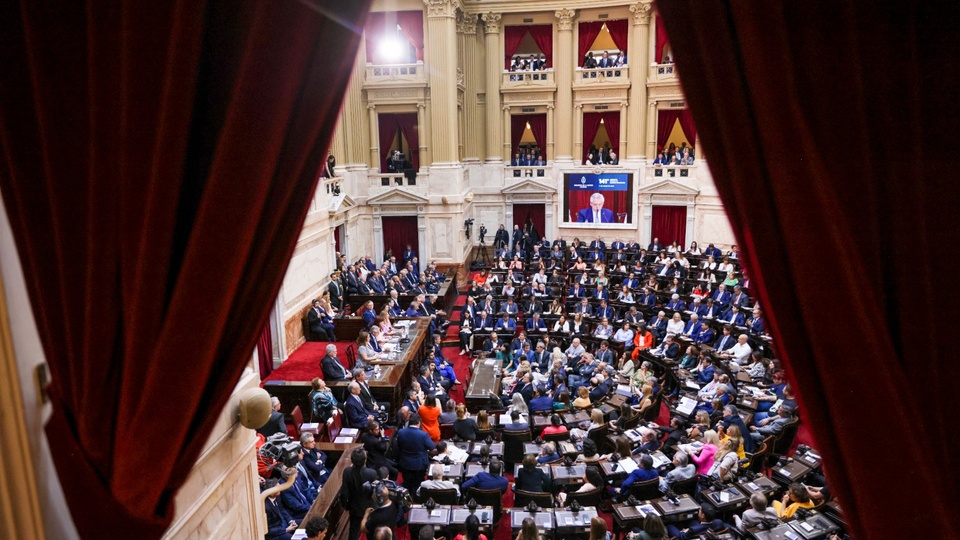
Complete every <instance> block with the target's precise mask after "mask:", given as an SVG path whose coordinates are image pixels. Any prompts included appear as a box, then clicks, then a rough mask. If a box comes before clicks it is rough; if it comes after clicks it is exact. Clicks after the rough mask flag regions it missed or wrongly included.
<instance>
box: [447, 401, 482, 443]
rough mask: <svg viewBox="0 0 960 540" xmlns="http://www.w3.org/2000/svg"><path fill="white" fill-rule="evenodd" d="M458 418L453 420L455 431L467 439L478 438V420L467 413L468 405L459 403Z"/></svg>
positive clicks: (473, 439)
mask: <svg viewBox="0 0 960 540" xmlns="http://www.w3.org/2000/svg"><path fill="white" fill-rule="evenodd" d="M456 411H457V419H456V420H455V421H454V422H453V432H454V433H456V434H457V436H458V437H460V438H461V439H463V440H465V441H475V440H477V430H478V429H480V428H479V427H478V426H477V421H476V420H474V419H473V418H470V417H469V416H468V415H467V406H466V405H464V404H463V403H459V404H457V408H456Z"/></svg>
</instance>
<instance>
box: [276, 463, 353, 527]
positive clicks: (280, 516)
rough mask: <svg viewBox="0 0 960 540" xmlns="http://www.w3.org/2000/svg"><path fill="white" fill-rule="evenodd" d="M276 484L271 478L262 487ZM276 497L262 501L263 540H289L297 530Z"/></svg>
mask: <svg viewBox="0 0 960 540" xmlns="http://www.w3.org/2000/svg"><path fill="white" fill-rule="evenodd" d="M277 483H278V482H277V480H276V479H275V478H271V479H269V480H267V481H266V483H264V485H263V487H264V489H273V488H275V487H277ZM277 495H278V494H277V493H274V494H273V495H271V496H269V497H267V498H266V500H264V501H263V503H264V506H265V509H266V512H267V534H266V536H265V537H264V538H266V539H267V540H290V538H291V537H293V532H294V531H296V530H297V522H296V521H295V520H294V519H293V516H291V515H290V512H288V511H287V509H286V508H284V507H283V502H282V501H281V500H280V499H279V498H278V497H277ZM358 530H359V529H358Z"/></svg>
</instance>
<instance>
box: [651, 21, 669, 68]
mask: <svg viewBox="0 0 960 540" xmlns="http://www.w3.org/2000/svg"><path fill="white" fill-rule="evenodd" d="M654 21H656V22H655V23H654V24H655V26H656V27H657V44H656V48H657V50H656V53H655V56H654V59H655V60H656V61H657V63H658V64H662V63H663V49H664V48H665V47H666V46H667V43H669V41H668V40H667V29H666V28H665V27H664V25H663V24H662V22H661V20H660V17H659V16H657V17H656V18H655V19H654Z"/></svg>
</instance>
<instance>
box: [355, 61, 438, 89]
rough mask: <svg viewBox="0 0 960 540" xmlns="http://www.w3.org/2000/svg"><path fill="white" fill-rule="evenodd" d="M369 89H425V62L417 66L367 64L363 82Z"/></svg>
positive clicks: (416, 64) (418, 63)
mask: <svg viewBox="0 0 960 540" xmlns="http://www.w3.org/2000/svg"><path fill="white" fill-rule="evenodd" d="M363 85H364V87H367V88H405V87H425V86H426V85H427V73H426V71H424V69H423V62H417V63H415V64H383V65H373V64H367V67H366V76H365V78H364V82H363Z"/></svg>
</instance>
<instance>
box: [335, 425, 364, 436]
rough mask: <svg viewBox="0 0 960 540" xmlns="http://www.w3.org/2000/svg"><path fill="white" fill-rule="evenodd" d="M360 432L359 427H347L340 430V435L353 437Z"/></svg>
mask: <svg viewBox="0 0 960 540" xmlns="http://www.w3.org/2000/svg"><path fill="white" fill-rule="evenodd" d="M359 434H360V430H359V429H357V428H349V427H347V428H343V429H341V430H340V435H343V436H344V437H353V436H355V435H359Z"/></svg>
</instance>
